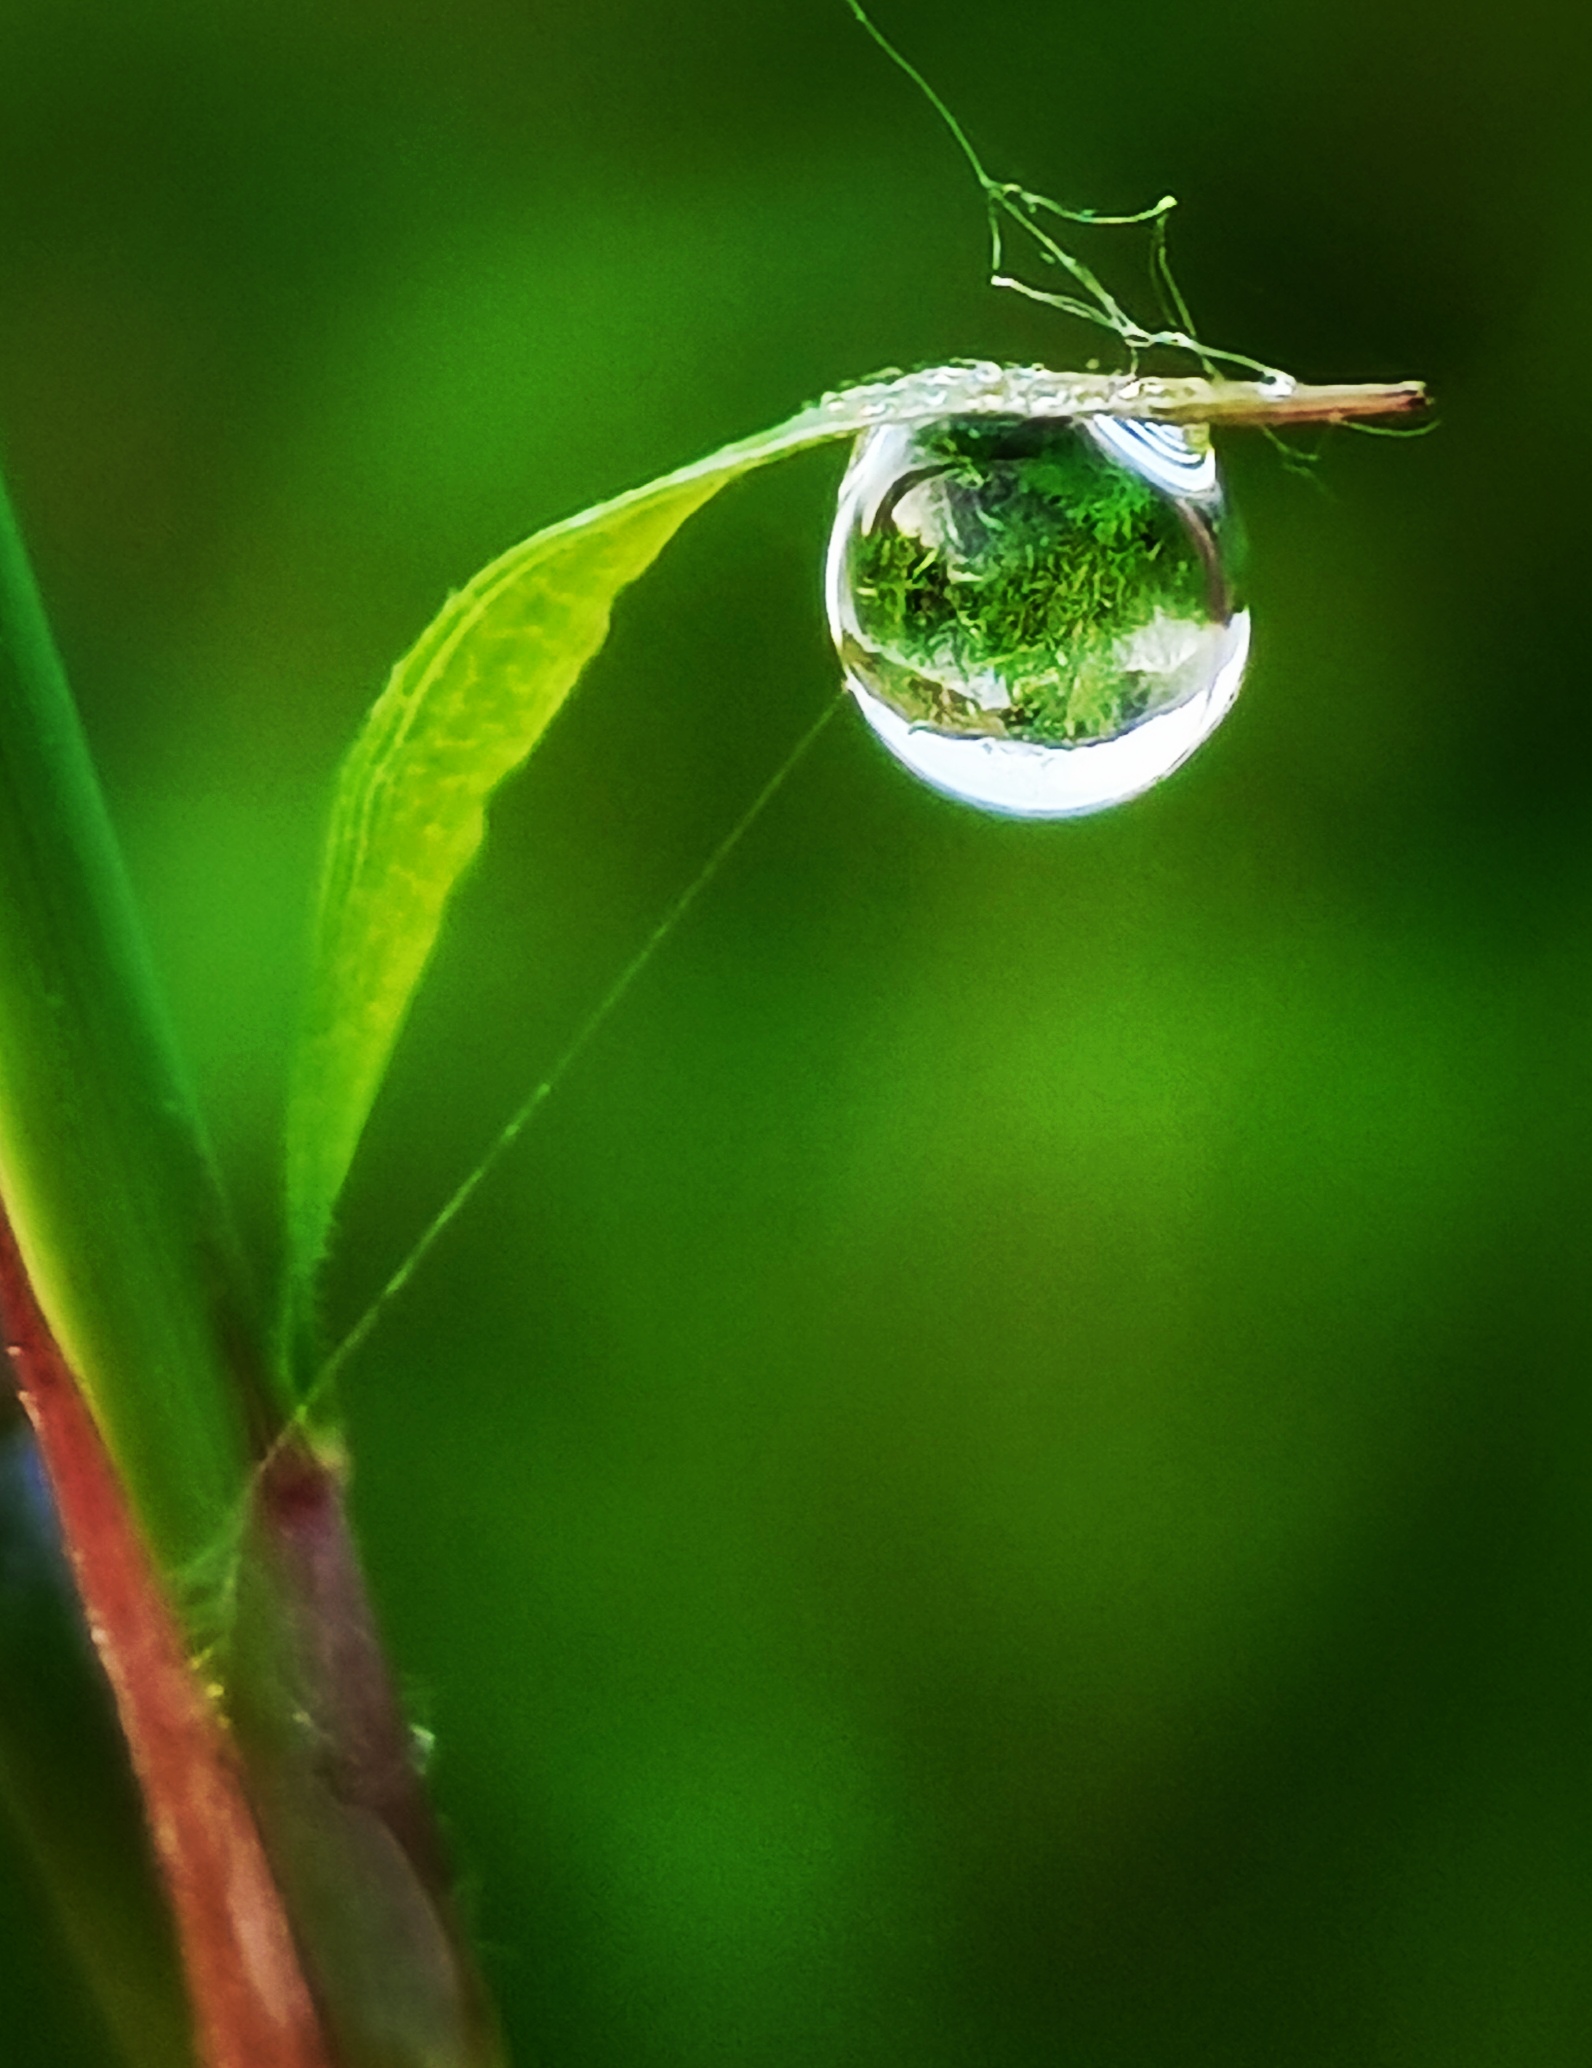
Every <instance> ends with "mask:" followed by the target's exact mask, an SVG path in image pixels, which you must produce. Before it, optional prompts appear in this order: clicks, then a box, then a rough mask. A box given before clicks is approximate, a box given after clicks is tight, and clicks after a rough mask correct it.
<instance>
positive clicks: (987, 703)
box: [827, 416, 1249, 818]
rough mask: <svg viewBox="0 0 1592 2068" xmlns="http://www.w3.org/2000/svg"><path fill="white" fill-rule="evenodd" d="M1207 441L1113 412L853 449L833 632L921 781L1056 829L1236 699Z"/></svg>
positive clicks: (951, 420) (1184, 750) (1238, 629)
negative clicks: (1057, 821) (1054, 822)
mask: <svg viewBox="0 0 1592 2068" xmlns="http://www.w3.org/2000/svg"><path fill="white" fill-rule="evenodd" d="M1233 561H1234V550H1233V534H1232V526H1231V521H1230V519H1229V518H1228V516H1227V512H1226V506H1225V503H1224V500H1223V496H1222V489H1221V483H1220V480H1219V478H1218V476H1217V471H1216V459H1215V455H1214V454H1213V452H1212V451H1211V448H1210V442H1209V440H1208V438H1206V437H1205V436H1203V435H1202V434H1200V433H1198V432H1197V431H1196V432H1193V433H1191V432H1189V431H1187V430H1185V429H1183V428H1182V427H1181V426H1178V425H1173V424H1161V423H1152V422H1147V421H1140V420H1138V419H1129V418H1122V417H1103V416H1102V417H1082V418H1077V419H1073V420H1066V419H1057V418H1028V419H1023V418H1002V417H994V418H991V417H948V418H944V419H941V420H940V421H938V422H934V423H922V424H883V425H880V426H879V427H878V428H877V429H875V430H871V431H869V432H867V433H865V434H864V436H863V437H862V438H861V439H860V440H859V441H858V444H857V448H856V451H855V453H854V455H853V457H852V462H851V465H850V467H849V469H848V470H847V473H846V477H845V480H844V481H843V482H842V484H841V489H840V505H839V509H838V510H837V512H836V515H835V528H834V532H833V534H832V536H831V538H830V544H829V563H828V581H827V601H828V610H829V626H830V631H831V632H832V634H833V635H834V640H835V646H836V649H837V651H838V652H839V655H840V660H841V665H842V667H843V668H844V669H845V672H846V680H847V682H848V684H849V686H850V688H851V691H852V693H853V695H854V696H855V697H856V699H857V702H858V704H859V705H860V706H861V708H862V712H863V715H864V716H865V717H866V718H867V720H868V723H869V724H870V725H871V726H872V727H873V729H874V731H875V732H876V733H877V734H878V735H879V737H880V738H881V739H882V740H883V741H884V743H885V745H886V746H887V747H888V748H889V749H890V751H891V753H893V754H894V755H895V756H896V758H897V759H898V760H900V761H902V762H904V763H905V765H906V766H907V767H908V768H910V769H911V770H912V771H913V772H914V773H915V774H917V775H919V776H921V777H922V778H923V779H924V781H925V782H928V783H932V784H933V785H934V787H935V788H936V789H939V790H944V791H946V792H947V793H948V794H949V795H951V796H953V797H960V798H963V799H965V800H966V801H967V802H968V803H970V804H977V805H981V806H982V807H983V808H984V809H986V810H988V811H1000V812H1011V813H1016V814H1019V815H1021V816H1026V817H1035V818H1060V817H1069V816H1076V815H1078V814H1081V813H1084V812H1091V811H1103V810H1104V809H1105V808H1106V807H1107V806H1108V805H1113V804H1120V803H1122V802H1123V801H1124V800H1125V799H1127V798H1129V797H1135V796H1137V795H1138V793H1139V792H1140V791H1141V790H1147V789H1148V788H1149V787H1150V785H1151V784H1152V783H1157V782H1159V781H1160V780H1161V778H1162V777H1163V776H1165V775H1168V774H1170V772H1171V771H1172V770H1173V769H1174V768H1176V767H1177V766H1178V764H1179V763H1180V762H1182V761H1184V760H1186V759H1187V758H1188V756H1189V755H1190V754H1192V753H1193V751H1194V749H1195V748H1196V747H1197V746H1199V745H1200V743H1201V741H1203V740H1205V739H1206V738H1208V736H1209V735H1210V734H1211V732H1213V731H1214V730H1215V728H1216V726H1217V725H1218V724H1219V722H1220V721H1221V719H1222V717H1223V716H1224V714H1225V713H1226V712H1227V710H1228V709H1229V707H1230V706H1231V704H1232V701H1233V699H1234V697H1235V696H1236V695H1237V694H1238V685H1239V682H1240V681H1241V679H1242V677H1243V672H1244V662H1245V659H1246V657H1247V654H1248V651H1249V618H1248V614H1247V612H1245V611H1244V610H1242V609H1241V608H1240V607H1239V605H1238V601H1237V598H1236V594H1235V585H1234V567H1233Z"/></svg>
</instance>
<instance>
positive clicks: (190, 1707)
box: [0, 1216, 332, 2068]
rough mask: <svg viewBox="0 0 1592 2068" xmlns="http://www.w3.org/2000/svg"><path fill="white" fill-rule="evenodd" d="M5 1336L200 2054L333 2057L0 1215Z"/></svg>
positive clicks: (218, 1749)
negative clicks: (135, 1792)
mask: <svg viewBox="0 0 1592 2068" xmlns="http://www.w3.org/2000/svg"><path fill="white" fill-rule="evenodd" d="M0 1310H3V1315H4V1323H5V1337H6V1348H7V1352H8V1355H9V1357H10V1360H11V1363H12V1366H13V1368H14V1370H15V1373H16V1380H17V1385H18V1388H19V1391H20V1393H21V1396H22V1402H23V1405H24V1407H25V1408H26V1410H27V1413H28V1418H29V1420H30V1421H31V1422H32V1424H33V1428H34V1431H35V1433H36V1435H37V1437H38V1442H39V1450H40V1454H41V1456H42V1457H43V1460H44V1465H45V1469H46V1470H47V1472H48V1473H49V1477H50V1483H51V1486H52V1487H53V1489H54V1494H55V1501H56V1507H57V1510H58V1512H59V1515H60V1520H61V1529H62V1534H63V1536H64V1538H65V1541H66V1546H67V1550H68V1553H69V1556H70V1558H71V1562H72V1569H73V1572H74V1575H75V1577H76V1580H77V1585H78V1590H79V1592H80V1594H81V1596H82V1600H83V1605H84V1609H85V1611H86V1614H87V1617H88V1624H89V1629H90V1631H91V1632H92V1634H93V1639H94V1644H95V1647H96V1649H97V1650H98V1652H99V1656H100V1658H101V1660H102V1661H103V1663H104V1667H105V1672H106V1676H107V1678H108V1679H109V1681H110V1684H111V1690H112V1693H113V1694H114V1696H115V1700H116V1707H117V1711H118V1713H119V1715H120V1718H121V1724H122V1729H123V1732H124V1734H125V1736H126V1739H127V1744H128V1748H129V1751H130V1753H131V1756H132V1762H133V1767H134V1770H135V1772H136V1773H137V1776H138V1780H139V1784H140V1786H141V1788H142V1790H143V1796H144V1803H145V1807H146V1811H147V1814H148V1817H149V1822H150V1829H151V1834H152V1837H153V1841H154V1848H155V1853H156V1857H157V1858H158V1860H159V1862H160V1866H161V1870H162V1873H163V1875H164V1877H165V1881H166V1886H167V1889H168V1891H169V1893H170V1898H171V1904H172V1910H173V1913H174V1916H175V1920H176V1926H177V1934H178V1940H179V1943H180V1945H181V1948H182V1957H183V1965H184V1970H185V1973H186V1977H187V1984H188V1990H189V1995H190V1998H191V2001H192V2005H193V2013H194V2022H195V2026H196V2030H197V2037H198V2046H199V2053H200V2057H201V2059H202V2060H203V2061H204V2063H205V2068H332V2060H331V2055H330V2053H329V2052H328V2049H327V2045H326V2041H325V2038H324V2036H323V2033H322V2028H321V2023H320V2019H319V2017H318V2015H317V2013H316V2009H315V2005H314V2003H313V2001H312V1998H311V1995H310V1991H309V1988H308V1986H307V1984H306V1982H305V1980H304V1975H303V1971H302V1969H301V1967H300V1964H299V1956H298V1951H297V1948H296V1947H295V1945H294V1942H293V1934H292V1931H291V1929H290V1927H289V1924H288V1921H287V1916H286V1913H285V1911H284V1908H283V1904H282V1899H281V1896H280V1894H279V1893H278V1890H277V1887H276V1883H275V1880H274V1878H273V1876H272V1873H271V1869H270V1866H269V1864H268V1863H267V1860H266V1855H265V1849H264V1847H263V1845H262V1843H261V1840H260V1834H259V1830H258V1827H257V1826H256V1823H255V1819H254V1814H253V1812H252V1810H251V1809H250V1807H249V1803H248V1800H247V1797H246V1796H245V1794H244V1789H243V1783H242V1778H241V1774H240V1771H239V1766H238V1761H237V1758H236V1755H235V1753H234V1751H233V1748H232V1744H231V1740H230V1738H229V1736H228V1733H227V1729H226V1726H225V1724H224V1723H223V1722H222V1720H221V1718H220V1716H219V1715H218V1714H217V1713H216V1710H215V1708H214V1705H213V1704H212V1702H211V1701H210V1699H209V1697H208V1695H207V1694H206V1691H205V1689H204V1687H203V1685H202V1684H201V1682H200V1680H199V1678H198V1676H197V1675H196V1673H195V1671H194V1667H193V1664H192V1662H191V1660H190V1659H189V1656H188V1652H187V1648H186V1646H185V1644H184V1641H183V1635H182V1631H181V1628H180V1626H179V1624H178V1621H177V1618H176V1616H175V1615H174V1613H173V1611H172V1607H171V1604H170V1602H169V1601H168V1599H167V1597H166V1593H165V1590H164V1588H163V1587H162V1585H161V1582H160V1579H159V1577H158V1575H157V1573H156V1572H155V1569H154V1567H153V1565H152V1563H151V1561H150V1558H149V1555H148V1552H147V1551H146V1549H145V1547H144V1544H143V1542H142V1540H141V1538H140V1536H139V1533H138V1530H137V1527H136V1525H135V1523H134V1520H133V1517H132V1515H131V1513H130V1512H129V1509H128V1506H127V1502H126V1498H125V1496H124V1494H123V1492H122V1487H121V1483H120V1481H119V1479H118V1476H117V1473H116V1468H115V1466H114V1464H113V1463H112V1461H111V1458H110V1456H109V1454H108V1452H107V1451H106V1448H105V1444H104V1441H103V1439H102V1437H101V1435H100V1432H99V1429H98V1427H97V1425H96V1423H95V1421H94V1418H93V1415H92V1414H91V1412H90V1410H89V1407H88V1404H87V1402H86V1401H85V1400H84V1398H83V1393H82V1390H81V1388H80V1387H79V1386H78V1384H77V1381H76V1379H75V1378H74V1377H73V1374H72V1373H71V1371H70V1370H69V1369H68V1367H67V1365H66V1362H65V1360H64V1358H63V1357H62V1355H61V1352H60V1350H59V1348H58V1347H57V1345H56V1342H55V1339H54V1337H53V1336H52V1335H51V1333H50V1329H49V1326H48V1324H47V1322H46V1321H45V1319H44V1316H43V1315H42V1314H41V1312H40V1311H39V1307H38V1303H37V1301H36V1300H35V1298H34V1296H33V1290H32V1287H31V1286H30V1284H29V1282H28V1278H27V1273H26V1271H25V1270H24V1268H23V1264H22V1260H21V1257H20V1256H19V1254H18V1251H17V1246H16V1242H15V1240H14V1238H13V1236H12V1233H11V1229H10V1226H9V1224H8V1223H7V1222H6V1221H5V1220H4V1218H3V1216H0Z"/></svg>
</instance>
